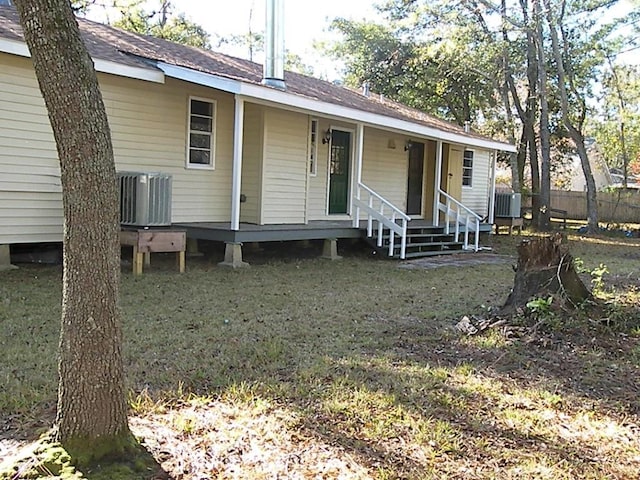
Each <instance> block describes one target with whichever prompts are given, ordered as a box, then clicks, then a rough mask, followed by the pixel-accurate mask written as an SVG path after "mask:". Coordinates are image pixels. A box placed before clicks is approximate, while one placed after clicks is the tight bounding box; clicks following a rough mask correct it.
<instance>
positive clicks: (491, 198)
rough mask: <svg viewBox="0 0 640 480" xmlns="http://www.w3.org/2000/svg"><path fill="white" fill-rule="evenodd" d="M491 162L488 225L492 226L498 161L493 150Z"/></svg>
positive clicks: (496, 152)
mask: <svg viewBox="0 0 640 480" xmlns="http://www.w3.org/2000/svg"><path fill="white" fill-rule="evenodd" d="M492 155H493V161H492V162H491V185H490V188H489V224H490V225H493V219H494V215H495V209H496V164H497V161H498V151H497V150H494V151H493V153H492ZM496 228H497V227H496Z"/></svg>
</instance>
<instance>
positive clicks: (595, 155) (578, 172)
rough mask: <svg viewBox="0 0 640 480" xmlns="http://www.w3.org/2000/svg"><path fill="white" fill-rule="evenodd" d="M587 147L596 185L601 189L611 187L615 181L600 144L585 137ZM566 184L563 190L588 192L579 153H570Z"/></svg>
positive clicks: (597, 188) (598, 189)
mask: <svg viewBox="0 0 640 480" xmlns="http://www.w3.org/2000/svg"><path fill="white" fill-rule="evenodd" d="M585 147H587V155H588V157H589V165H590V166H591V174H592V175H593V181H594V183H595V185H596V190H597V191H601V190H602V189H603V188H605V187H609V186H611V185H613V184H614V183H615V181H614V180H613V177H612V175H611V172H610V171H609V167H608V165H607V161H606V160H605V158H604V156H603V155H602V152H601V151H600V149H599V148H598V145H597V144H596V142H595V141H594V140H593V139H585ZM565 175H566V180H567V181H566V185H565V188H561V190H569V191H572V192H586V191H587V181H586V180H585V178H584V173H583V171H582V162H581V161H580V157H579V156H578V154H577V153H573V154H570V155H569V164H568V166H567V171H566V172H565Z"/></svg>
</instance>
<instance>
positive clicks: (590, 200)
mask: <svg viewBox="0 0 640 480" xmlns="http://www.w3.org/2000/svg"><path fill="white" fill-rule="evenodd" d="M543 1H544V5H545V11H546V18H547V23H548V25H549V32H550V34H551V45H552V47H553V56H554V60H555V63H556V71H557V74H558V91H559V92H560V105H561V110H562V121H563V123H564V126H565V127H566V128H567V131H568V132H569V137H570V138H571V139H572V140H573V142H574V144H575V146H576V150H577V151H578V156H579V157H580V164H581V165H582V173H583V174H584V178H585V181H586V184H587V222H588V230H589V232H591V233H596V232H597V231H598V199H597V192H596V182H595V180H594V179H593V173H592V172H591V164H590V163H589V156H588V155H587V149H586V147H585V145H584V136H583V134H582V128H583V124H584V117H585V113H586V105H585V104H584V99H583V98H579V96H578V95H577V92H576V91H575V88H574V89H572V92H573V93H574V94H575V95H574V97H573V98H574V99H578V100H580V104H581V106H582V114H581V115H580V120H578V121H575V122H574V121H572V119H571V114H570V111H569V93H568V91H567V90H568V87H567V84H568V85H569V87H571V86H572V85H573V83H572V76H571V75H570V74H569V75H567V74H566V72H565V68H564V58H563V57H562V53H561V51H560V40H559V38H558V32H557V28H558V26H559V25H561V24H562V20H563V19H562V17H561V18H558V19H556V18H554V16H553V13H552V9H551V4H550V2H549V0H543ZM565 41H566V40H565Z"/></svg>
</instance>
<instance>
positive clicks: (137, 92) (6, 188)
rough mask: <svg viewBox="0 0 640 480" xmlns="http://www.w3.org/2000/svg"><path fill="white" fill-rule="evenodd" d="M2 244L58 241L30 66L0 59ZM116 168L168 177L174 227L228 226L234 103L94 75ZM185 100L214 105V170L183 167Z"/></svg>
mask: <svg viewBox="0 0 640 480" xmlns="http://www.w3.org/2000/svg"><path fill="white" fill-rule="evenodd" d="M0 64H1V65H2V69H0V244H8V243H23V242H24V243H27V242H43V241H60V240H61V239H62V203H61V194H60V178H59V166H58V160H57V152H56V148H55V142H54V140H53V135H52V132H51V128H50V126H49V121H48V117H47V113H46V109H45V107H44V103H43V101H42V97H41V95H40V92H39V89H38V85H37V82H36V79H35V75H34V73H33V69H32V66H31V60H30V59H25V58H21V57H15V56H12V55H6V54H0ZM99 81H100V86H101V90H102V94H103V98H104V101H105V106H106V108H107V114H108V116H109V124H110V128H111V134H112V140H113V146H114V155H115V160H116V168H117V169H118V170H133V171H137V170H139V171H152V172H158V171H159V172H163V173H168V174H171V175H172V176H173V204H172V213H173V217H172V220H173V222H187V221H228V220H229V211H230V203H231V202H230V200H231V168H232V152H233V108H234V106H233V105H234V104H233V97H232V95H230V94H226V93H222V92H216V91H214V90H211V89H206V88H201V87H196V86H193V85H190V84H188V83H184V82H180V81H176V80H172V79H167V83H166V84H165V85H161V84H155V83H149V82H142V81H138V80H132V79H126V78H122V77H116V76H112V75H102V74H101V75H99ZM189 95H196V96H200V97H204V98H211V99H214V100H216V101H217V115H216V152H215V167H216V168H215V170H212V171H207V170H188V169H186V168H185V157H186V128H187V123H186V122H187V118H186V117H187V101H188V97H189Z"/></svg>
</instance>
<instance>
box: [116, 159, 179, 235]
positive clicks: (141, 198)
mask: <svg viewBox="0 0 640 480" xmlns="http://www.w3.org/2000/svg"><path fill="white" fill-rule="evenodd" d="M118 182H119V184H120V223H121V225H126V226H136V227H160V226H169V225H171V175H167V174H164V173H145V172H118Z"/></svg>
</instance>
